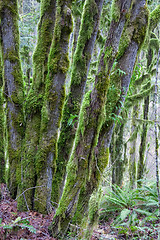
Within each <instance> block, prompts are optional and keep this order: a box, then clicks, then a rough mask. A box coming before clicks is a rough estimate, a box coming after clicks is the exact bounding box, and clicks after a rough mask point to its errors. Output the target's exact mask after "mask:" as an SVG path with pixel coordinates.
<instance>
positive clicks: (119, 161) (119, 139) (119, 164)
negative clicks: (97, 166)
mask: <svg viewBox="0 0 160 240" xmlns="http://www.w3.org/2000/svg"><path fill="white" fill-rule="evenodd" d="M124 127H125V122H122V123H121V124H119V123H117V124H116V127H115V129H114V134H113V136H112V138H113V137H114V141H113V144H112V148H113V149H114V151H113V153H112V154H113V155H112V154H111V153H110V155H111V156H110V158H111V165H112V184H113V185H114V184H116V185H118V186H122V181H123V174H124V171H125V159H124V158H123V146H124V139H123V138H124Z"/></svg>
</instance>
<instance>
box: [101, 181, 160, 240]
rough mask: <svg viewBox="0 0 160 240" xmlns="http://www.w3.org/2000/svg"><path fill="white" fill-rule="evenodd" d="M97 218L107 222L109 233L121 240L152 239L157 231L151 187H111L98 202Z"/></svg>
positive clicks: (155, 199) (156, 200) (153, 194)
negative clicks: (98, 212) (114, 234)
mask: <svg viewBox="0 0 160 240" xmlns="http://www.w3.org/2000/svg"><path fill="white" fill-rule="evenodd" d="M100 216H101V217H100V219H101V220H104V219H105V220H110V219H112V220H113V222H112V224H111V227H112V230H113V231H114V232H116V233H117V234H118V236H120V237H124V238H125V239H156V238H157V236H158V231H159V230H158V229H159V218H158V196H157V192H156V185H155V184H153V183H152V184H148V185H142V187H141V188H137V189H131V188H130V187H129V186H123V187H122V188H121V187H119V186H117V185H114V186H112V190H107V191H106V193H105V194H104V196H103V198H102V202H101V209H100Z"/></svg>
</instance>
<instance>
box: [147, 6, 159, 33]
mask: <svg viewBox="0 0 160 240" xmlns="http://www.w3.org/2000/svg"><path fill="white" fill-rule="evenodd" d="M159 20H160V5H158V6H157V7H156V8H155V9H154V10H153V11H152V12H151V14H150V26H149V29H150V31H153V30H154V28H155V27H156V25H157V24H158V22H159Z"/></svg>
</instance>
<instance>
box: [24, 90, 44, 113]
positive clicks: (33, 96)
mask: <svg viewBox="0 0 160 240" xmlns="http://www.w3.org/2000/svg"><path fill="white" fill-rule="evenodd" d="M42 105H43V95H42V94H41V93H37V92H36V91H35V90H33V89H31V90H30V92H29V94H28V97H27V99H26V104H25V110H26V114H31V113H32V114H34V113H36V112H40V110H41V108H42Z"/></svg>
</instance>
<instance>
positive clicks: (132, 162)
mask: <svg viewBox="0 0 160 240" xmlns="http://www.w3.org/2000/svg"><path fill="white" fill-rule="evenodd" d="M138 115H139V104H138V103H137V104H136V105H135V106H133V109H132V121H131V131H130V136H131V139H130V150H129V181H130V186H131V188H135V186H136V145H137V134H138V128H137V122H136V118H138ZM132 136H133V137H132Z"/></svg>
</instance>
